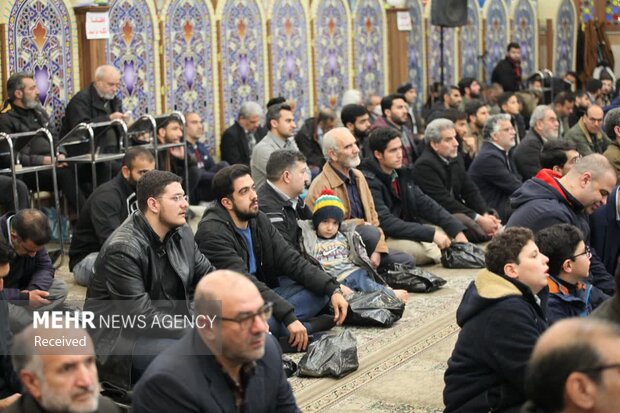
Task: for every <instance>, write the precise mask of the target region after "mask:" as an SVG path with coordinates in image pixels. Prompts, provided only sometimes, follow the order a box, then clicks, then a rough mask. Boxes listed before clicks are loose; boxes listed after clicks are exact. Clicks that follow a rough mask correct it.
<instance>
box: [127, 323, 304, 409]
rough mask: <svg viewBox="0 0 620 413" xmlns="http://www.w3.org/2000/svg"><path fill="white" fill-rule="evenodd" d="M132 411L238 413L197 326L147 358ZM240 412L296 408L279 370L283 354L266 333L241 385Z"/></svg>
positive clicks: (232, 397)
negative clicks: (261, 349)
mask: <svg viewBox="0 0 620 413" xmlns="http://www.w3.org/2000/svg"><path fill="white" fill-rule="evenodd" d="M133 411H134V412H135V413H142V412H149V413H157V412H162V413H168V412H175V413H185V412H187V413H189V412H213V413H216V412H217V413H236V412H237V409H236V406H235V397H234V395H233V392H232V391H231V389H230V385H229V384H228V382H227V378H226V375H225V373H224V371H223V370H222V368H221V367H220V366H219V365H218V363H217V361H216V360H215V358H214V357H213V356H212V355H211V353H210V351H209V349H208V347H207V346H206V345H205V344H204V343H203V341H202V339H201V338H200V336H198V333H196V332H195V331H193V332H191V333H189V334H186V335H185V336H184V337H183V338H182V339H181V340H179V341H178V342H177V343H175V344H174V345H173V346H172V347H170V348H169V349H167V350H166V351H165V352H163V353H161V354H160V355H159V356H158V357H157V358H156V359H155V360H154V361H153V363H151V365H150V366H149V368H148V369H147V370H146V372H145V373H144V375H143V376H142V378H141V379H140V381H139V382H138V384H137V385H136V388H135V391H134V394H133ZM241 411H243V412H250V411H251V412H253V413H263V412H278V413H280V412H282V413H286V412H299V409H298V408H297V404H296V403H295V397H294V396H293V392H292V390H291V386H290V385H289V383H288V381H287V380H286V375H285V374H284V371H283V369H282V355H281V353H280V350H279V347H278V345H277V344H276V342H275V339H274V338H273V336H272V335H271V334H268V335H267V337H266V340H265V354H264V356H263V357H262V358H261V359H259V360H257V361H256V366H255V368H254V373H253V374H252V375H251V376H250V378H249V380H248V383H247V386H246V388H245V399H244V401H243V407H242V410H241Z"/></svg>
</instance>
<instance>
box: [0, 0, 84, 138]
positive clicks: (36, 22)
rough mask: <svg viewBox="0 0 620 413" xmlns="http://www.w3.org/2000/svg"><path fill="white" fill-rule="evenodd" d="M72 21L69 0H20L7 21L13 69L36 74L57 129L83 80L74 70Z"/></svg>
mask: <svg viewBox="0 0 620 413" xmlns="http://www.w3.org/2000/svg"><path fill="white" fill-rule="evenodd" d="M72 25H73V26H74V25H75V22H74V21H72V15H70V13H69V9H68V8H67V6H66V5H65V3H63V2H62V1H52V0H17V1H16V2H15V4H13V7H12V8H11V11H10V14H9V20H8V24H7V28H8V30H7V38H8V44H9V48H8V59H9V66H8V69H9V73H14V72H19V71H25V72H30V73H32V74H33V75H34V80H35V83H36V84H37V87H38V88H39V99H40V101H41V104H42V105H43V107H44V108H45V110H46V111H47V113H48V114H50V121H51V124H50V129H51V130H52V132H53V133H57V132H58V131H59V130H60V123H61V121H62V117H63V116H64V113H65V106H66V104H67V102H68V101H69V98H70V97H71V96H73V94H74V92H75V89H74V88H75V83H74V82H75V81H78V82H79V80H78V79H77V73H74V71H73V70H74V68H73V63H74V62H73V48H74V44H73V43H74V39H73V38H72V36H71V28H72ZM2 46H3V47H4V45H2Z"/></svg>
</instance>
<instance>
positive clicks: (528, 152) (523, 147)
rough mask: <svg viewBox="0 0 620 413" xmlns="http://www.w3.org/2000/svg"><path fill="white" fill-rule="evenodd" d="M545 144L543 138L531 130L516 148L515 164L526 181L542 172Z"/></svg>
mask: <svg viewBox="0 0 620 413" xmlns="http://www.w3.org/2000/svg"><path fill="white" fill-rule="evenodd" d="M544 144H545V143H544V142H543V139H542V137H540V135H539V134H538V133H536V132H535V131H534V129H530V130H529V131H527V133H526V134H525V138H524V139H523V140H522V141H521V143H520V144H519V145H518V146H517V147H516V148H515V150H514V154H513V155H514V160H515V164H516V165H517V170H518V171H519V173H520V174H521V176H522V177H523V179H524V180H526V179H530V178H531V177H533V176H534V175H536V174H537V173H538V171H540V153H541V152H542V149H543V145H544Z"/></svg>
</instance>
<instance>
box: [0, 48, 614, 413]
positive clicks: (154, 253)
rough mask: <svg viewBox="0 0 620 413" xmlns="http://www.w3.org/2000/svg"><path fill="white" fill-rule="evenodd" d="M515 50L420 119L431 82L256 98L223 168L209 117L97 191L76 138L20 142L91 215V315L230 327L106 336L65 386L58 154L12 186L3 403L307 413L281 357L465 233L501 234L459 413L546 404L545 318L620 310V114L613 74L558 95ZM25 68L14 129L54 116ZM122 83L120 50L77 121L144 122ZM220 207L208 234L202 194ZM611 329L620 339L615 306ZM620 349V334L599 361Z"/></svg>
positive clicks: (464, 350) (455, 391) (6, 241)
mask: <svg viewBox="0 0 620 413" xmlns="http://www.w3.org/2000/svg"><path fill="white" fill-rule="evenodd" d="M518 49H519V47H518V45H515V44H512V43H511V44H510V45H509V46H508V48H507V55H506V59H505V60H503V61H502V62H500V64H498V67H497V68H496V70H495V71H494V79H495V80H497V82H496V83H493V84H491V85H481V84H480V83H479V82H478V81H477V80H476V79H473V78H464V79H462V80H461V81H460V82H459V83H458V85H440V86H441V87H435V88H434V90H435V92H436V93H434V94H431V95H430V96H429V101H428V102H427V103H426V104H425V105H424V108H423V112H422V113H420V112H419V111H418V107H417V106H416V103H415V102H416V95H417V92H418V91H417V90H416V89H415V87H413V86H412V84H411V83H406V84H403V85H401V86H400V87H399V88H398V90H396V91H394V93H391V94H388V95H387V96H384V97H380V96H369V97H368V99H367V100H364V99H363V96H362V95H361V93H359V92H357V91H347V93H346V94H345V95H346V96H344V97H343V103H346V104H344V105H343V107H342V108H340V111H339V112H335V111H333V110H331V109H324V108H322V109H321V110H319V111H318V112H317V115H316V116H313V117H311V118H309V119H306V120H302V119H295V117H294V107H293V105H294V102H287V101H286V100H285V99H284V98H274V99H272V100H271V101H270V102H269V103H268V105H267V107H266V108H265V109H263V108H262V107H261V106H260V105H259V104H257V103H256V102H245V103H244V104H243V105H242V106H241V107H240V108H239V115H238V119H237V120H236V121H235V123H234V124H233V125H231V126H230V127H229V128H228V129H226V130H225V131H224V132H223V135H222V138H221V140H220V145H221V146H220V152H221V156H222V162H220V163H218V162H216V160H214V158H213V155H212V153H211V152H210V150H209V148H208V147H207V146H206V145H205V144H204V142H203V141H204V125H203V122H202V120H201V119H200V115H198V114H197V113H194V112H191V113H186V114H185V115H184V119H181V118H180V117H175V116H167V117H161V118H158V122H157V126H156V130H155V133H154V136H152V139H156V140H157V142H158V144H159V145H165V147H164V148H163V149H162V150H160V151H159V152H158V153H154V152H153V148H152V146H149V145H145V144H136V145H132V146H130V147H128V148H123V153H122V154H121V155H122V157H119V159H118V161H116V163H114V164H113V165H112V166H110V165H108V167H107V168H101V172H102V173H101V174H99V171H98V172H97V178H98V182H95V185H94V186H93V187H90V188H89V187H88V186H85V185H81V184H80V182H77V183H78V184H77V185H76V181H77V179H78V176H79V177H80V180H82V172H81V171H78V175H77V176H76V175H75V171H74V169H73V168H72V167H71V165H70V164H68V163H67V161H68V160H69V161H70V157H69V155H68V154H67V151H66V148H63V147H62V146H61V147H59V148H58V151H57V153H52V154H50V153H49V148H48V146H46V144H45V142H43V141H37V140H36V139H33V140H31V141H30V142H29V143H28V145H26V146H25V147H23V148H20V151H19V156H18V160H19V161H20V162H21V164H23V165H24V166H29V165H52V162H53V161H55V164H54V165H53V167H54V168H56V172H57V173H56V177H57V182H58V184H59V186H60V189H61V191H62V193H63V196H64V197H66V199H67V201H68V204H69V208H70V212H73V213H75V218H76V219H74V220H73V222H72V224H73V225H72V238H71V244H70V247H69V259H70V260H69V269H70V271H71V272H72V273H73V276H74V278H75V281H76V282H77V283H78V284H80V285H83V286H85V287H86V299H85V302H84V303H83V308H84V311H90V312H93V313H94V314H97V315H106V314H111V313H114V312H119V311H121V312H122V313H123V314H125V315H127V316H136V317H137V316H141V317H144V318H145V319H146V320H147V321H149V322H152V321H154V320H158V319H160V318H162V317H164V316H166V315H171V314H174V315H181V316H189V315H191V314H195V313H197V314H202V315H212V314H215V313H217V314H218V315H219V316H220V317H221V319H220V323H219V324H218V334H215V333H214V330H213V329H212V328H211V329H210V328H208V327H207V326H204V325H203V326H195V327H193V328H190V329H188V328H185V327H178V326H173V327H170V326H168V327H163V326H162V327H160V328H152V329H149V330H148V332H146V331H143V330H140V329H135V328H129V327H123V326H121V327H120V328H117V329H99V330H97V329H95V330H92V331H90V335H91V336H92V343H90V345H89V346H88V351H87V354H85V355H83V356H84V357H83V358H81V359H77V358H76V359H75V360H74V361H72V362H71V363H73V365H75V366H77V367H76V369H78V370H79V368H83V369H84V371H88V374H86V373H83V374H82V376H81V377H77V376H78V375H77V373H76V377H75V379H71V380H73V381H72V384H71V385H72V386H74V388H75V389H80V391H81V392H82V393H83V395H84V397H82V398H80V400H77V399H76V398H72V397H71V394H72V393H71V392H70V391H69V390H66V391H65V393H63V391H62V390H60V389H55V390H54V386H53V384H52V383H48V382H46V380H51V379H50V378H49V377H48V376H45V374H46V373H45V372H46V371H47V369H48V368H49V369H52V368H53V365H54V363H63V362H65V363H69V361H63V360H64V359H62V356H60V355H57V356H55V357H57V359H54V357H52V358H47V357H43V356H41V355H39V354H37V350H36V349H35V348H32V346H30V344H29V343H30V341H29V340H31V339H32V336H33V332H32V327H30V323H31V322H32V319H33V313H34V312H45V311H51V310H58V309H67V308H70V306H69V305H68V304H67V303H65V299H66V296H67V286H66V283H64V282H62V281H60V280H57V279H55V278H54V267H53V265H52V262H51V259H50V258H49V255H48V253H47V251H46V248H45V245H46V244H47V243H48V241H49V239H50V228H49V224H48V221H47V218H46V217H45V215H44V214H43V213H42V212H40V211H39V210H36V209H29V208H27V206H29V202H28V201H25V202H24V203H23V202H22V198H25V199H26V200H27V198H28V191H35V190H38V189H39V188H41V187H42V189H45V187H46V186H47V187H48V188H49V187H50V185H52V184H53V174H52V173H51V171H52V169H51V168H50V169H47V170H45V171H43V172H44V174H43V175H42V176H41V177H40V179H38V180H37V182H38V183H39V188H35V187H33V186H32V182H33V181H32V179H33V178H32V177H29V178H28V177H27V176H29V174H24V175H25V176H24V177H23V178H24V179H23V181H22V180H21V178H22V176H20V180H19V183H20V184H19V185H18V196H19V199H18V200H17V205H15V200H14V199H13V197H12V196H9V195H8V194H12V189H11V190H9V189H7V190H6V191H3V192H2V194H3V196H4V197H5V198H6V199H3V203H4V206H5V208H6V209H7V210H9V211H12V212H9V213H7V214H6V215H4V216H2V217H1V218H0V234H1V235H0V304H1V305H0V317H2V320H1V321H2V324H1V325H2V326H3V327H2V328H3V334H2V339H0V346H1V347H2V350H3V351H4V352H3V354H4V356H2V355H0V357H3V358H1V359H0V361H2V363H0V367H1V368H2V371H1V374H0V408H2V407H4V406H6V405H9V404H11V403H13V405H12V407H11V408H13V409H17V410H13V411H22V410H23V411H29V410H28V409H29V406H38V407H39V408H40V409H42V411H48V412H55V411H63V409H65V408H68V407H69V406H71V407H76V406H82V407H83V406H87V407H86V410H84V411H114V409H115V406H114V405H113V404H109V403H108V400H107V399H105V398H101V397H99V396H98V393H99V389H100V384H99V381H101V382H102V385H103V387H104V388H106V389H110V388H114V389H116V390H118V391H121V392H123V393H124V394H125V395H126V396H127V395H132V398H133V407H134V409H135V410H136V411H138V412H139V411H145V412H146V411H164V410H166V411H168V410H172V411H204V410H209V409H212V408H213V406H226V408H223V409H224V410H227V409H230V410H234V409H237V410H243V409H244V408H246V409H247V408H250V407H251V410H252V411H273V410H277V411H297V410H298V408H297V406H296V404H295V400H294V397H293V395H292V393H291V389H290V386H289V385H288V383H287V382H286V377H285V376H284V375H283V373H282V368H281V361H280V357H281V353H282V352H295V351H305V350H307V348H308V346H309V344H310V343H312V342H313V341H314V340H316V339H317V338H318V337H320V335H321V334H322V332H324V331H326V330H329V329H331V328H332V327H333V326H335V325H343V324H345V325H346V324H347V313H348V302H347V297H348V296H349V295H350V294H351V293H352V292H353V291H365V292H370V291H377V290H381V291H385V292H386V293H387V294H391V295H393V296H394V297H396V298H397V299H399V300H401V301H403V302H404V303H406V302H407V300H408V293H407V292H406V291H402V290H393V289H391V288H390V287H389V286H388V285H384V284H383V283H382V279H381V278H380V277H378V275H379V274H380V273H381V272H383V271H386V270H388V269H390V268H393V267H394V265H395V264H404V265H408V266H415V265H429V264H439V263H440V257H441V253H442V250H445V249H447V248H449V247H450V246H451V245H452V244H453V243H465V242H475V243H481V242H489V241H490V243H489V244H488V246H487V251H486V257H485V261H486V269H484V270H483V271H481V272H480V273H479V274H478V275H477V276H476V279H475V280H474V281H472V283H471V285H470V286H469V287H468V288H467V290H466V292H465V294H464V298H463V302H462V303H461V305H460V306H459V309H458V310H457V322H458V323H459V325H460V326H461V328H462V330H461V333H460V335H459V338H458V340H457V343H456V346H455V349H454V351H453V353H452V356H451V357H450V360H449V361H448V369H447V371H446V374H445V382H446V387H445V390H444V402H445V404H446V411H463V412H468V411H483V410H484V411H490V410H493V411H515V409H518V408H519V407H520V406H521V405H522V404H523V403H525V402H526V401H527V399H528V398H530V405H531V404H532V403H535V404H537V405H538V404H540V403H541V401H540V399H537V397H538V396H539V395H537V394H536V392H535V389H532V388H530V387H528V386H527V382H526V374H529V375H535V374H536V369H539V368H546V367H544V366H543V367H541V366H539V365H538V364H537V360H538V359H539V358H541V357H545V351H546V350H545V348H548V347H553V343H546V344H545V345H544V346H543V344H544V343H542V344H540V346H541V347H542V349H540V351H538V353H540V354H538V353H537V350H535V346H536V347H537V346H538V345H537V342H538V341H539V338H540V337H541V336H542V337H545V335H546V333H545V330H546V329H547V328H548V326H549V325H550V324H552V323H553V324H555V323H557V325H558V326H560V327H558V329H561V328H564V329H565V328H566V326H570V325H571V324H570V322H567V323H565V322H564V321H562V319H565V318H571V317H586V316H589V315H590V314H592V315H593V316H594V317H597V318H601V319H606V320H607V321H608V322H611V323H618V322H620V316H618V314H620V312H619V311H618V310H617V308H618V305H620V304H618V300H619V298H618V295H617V294H616V290H617V285H616V280H618V279H620V277H618V274H619V273H620V269H619V266H618V256H619V255H620V242H618V239H620V236H619V235H620V219H619V218H618V216H620V212H619V210H618V205H620V203H618V199H617V197H618V189H617V188H618V187H617V186H616V185H617V179H618V174H619V171H620V167H619V165H620V155H618V154H619V153H620V149H619V148H620V108H614V107H613V102H616V103H617V102H618V99H613V96H609V94H612V93H613V91H612V90H606V91H604V89H603V86H602V84H603V81H608V80H609V79H606V76H607V75H605V73H603V75H602V76H601V77H602V79H591V80H589V81H588V82H587V83H586V85H585V88H584V89H583V90H582V91H577V93H574V91H575V90H577V89H578V88H577V84H576V82H577V78H576V76H575V74H574V73H572V72H569V73H567V74H565V75H564V76H563V80H564V82H563V83H562V82H561V84H562V85H565V86H566V90H562V91H560V90H557V91H554V94H555V97H554V98H553V100H546V101H545V99H546V96H547V93H546V89H547V88H548V86H547V85H546V83H545V79H543V78H540V77H536V76H534V77H530V78H529V79H527V81H526V82H525V84H526V87H523V84H524V82H523V79H522V78H521V77H520V69H519V70H518V71H517V70H512V69H513V68H516V67H519V68H520V66H519V60H520V54H519V53H520V51H519V50H518ZM508 69H510V70H508ZM496 72H497V73H496ZM515 76H516V78H515ZM8 83H9V84H8V85H7V91H8V94H9V101H8V102H7V105H6V107H5V110H4V111H3V113H2V114H0V132H5V133H9V134H12V133H19V132H28V131H35V130H37V129H39V128H41V127H46V126H47V122H49V120H48V118H47V116H46V115H45V113H44V111H43V110H42V109H41V106H40V105H39V103H38V99H37V95H38V91H37V89H36V85H35V83H34V79H33V78H32V77H31V76H29V75H27V74H14V75H13V76H11V78H10V79H9V82H8ZM119 84H120V74H119V73H118V71H117V70H116V69H115V68H113V67H111V66H102V67H100V68H98V69H97V71H96V73H95V81H94V82H93V83H92V84H91V85H89V86H88V87H87V88H86V89H84V90H82V91H80V92H79V93H78V94H76V95H75V96H74V97H73V98H72V100H71V101H70V103H69V105H68V106H67V111H66V114H65V118H64V121H63V131H62V133H65V134H66V133H68V132H69V131H71V129H72V128H74V127H75V126H76V125H78V124H79V123H81V122H102V121H103V122H105V121H112V120H116V119H118V120H123V121H127V122H128V121H129V118H128V116H127V115H126V114H125V113H124V112H123V109H122V103H121V99H120V98H119V96H118V94H117V92H118V87H119ZM555 92H557V93H555ZM345 101H346V102H345ZM575 113H579V114H580V116H579V117H578V118H577V119H575V118H574V114H575ZM263 115H265V116H264V123H263V124H262V125H261V120H262V119H263ZM422 115H423V116H422ZM297 125H303V126H302V127H299V128H298V127H297ZM100 134H101V135H100V136H99V137H98V138H97V142H98V145H100V149H101V153H116V152H118V136H117V131H116V130H115V129H114V127H112V128H107V129H104V130H103V131H101V132H100ZM61 136H63V135H62V134H61ZM140 143H148V139H147V140H146V141H145V142H140ZM68 158H69V159H68ZM2 160H3V162H5V164H4V167H6V168H8V167H14V165H10V161H9V164H6V162H7V158H6V157H4V158H2ZM156 165H158V168H156ZM106 171H107V172H106ZM86 172H88V171H86ZM86 172H84V175H87V174H86ZM65 175H66V176H70V177H67V178H66V180H65ZM2 178H3V179H6V180H7V183H6V184H5V182H4V180H0V185H7V188H10V187H11V186H12V182H11V178H10V177H8V176H6V177H2ZM90 178H92V177H90ZM90 178H89V177H88V176H87V177H86V181H88V182H90ZM185 179H187V182H185V181H184V180H185ZM61 182H62V186H61V185H60V184H61ZM69 186H71V187H72V188H73V192H71V191H72V189H71V188H69ZM75 188H78V192H77V193H76V192H75ZM24 191H26V192H25V194H24ZM86 195H88V196H86ZM608 201H609V202H608ZM201 202H205V204H204V205H205V206H206V208H205V212H204V215H203V216H202V217H201V219H200V222H199V224H198V226H197V230H196V232H195V233H193V232H192V230H191V228H190V226H189V225H187V222H188V220H189V218H190V211H191V210H190V208H189V207H190V204H198V203H201ZM214 301H218V302H220V305H219V306H216V305H214ZM216 307H217V308H216ZM582 321H583V320H582ZM585 321H587V320H585ZM572 328H573V329H575V330H579V329H588V328H590V327H588V326H587V323H585V324H584V325H581V324H579V323H577V322H575V323H574V324H573V327H572ZM591 328H593V329H598V330H600V331H601V333H600V334H603V335H604V334H607V335H608V336H610V337H614V334H616V333H615V329H616V327H614V325H613V324H606V323H605V322H598V324H597V322H594V321H592V327H591ZM598 330H597V331H598ZM553 331H554V329H553V328H552V329H551V330H550V331H549V336H551V337H552V338H553V335H552V332H553ZM268 332H270V333H271V334H267V333H268ZM15 334H17V336H16V337H15V338H14V339H13V336H14V335H15ZM50 334H51V333H50ZM67 334H70V333H67ZM585 339H586V338H584V340H585ZM550 340H551V339H550ZM592 340H593V341H592V343H590V344H591V345H594V344H597V343H598V341H596V340H595V337H592ZM616 340H617V338H616ZM13 341H15V342H14V343H13V344H12V342H13ZM551 341H552V340H551ZM593 343H594V344H593ZM11 346H13V347H11ZM11 348H13V350H11ZM15 349H19V354H17V353H15V351H16V350H15ZM596 351H597V350H592V352H594V353H596ZM606 351H607V350H606ZM532 352H534V356H535V357H534V358H533V359H532V362H531V365H530V369H531V370H532V371H531V372H529V371H527V368H528V360H529V359H530V356H531V355H532ZM22 353H23V354H22ZM9 354H12V355H13V360H12V361H13V364H12V365H11V360H10V357H8V356H7V355H9ZM94 354H97V356H96V363H95V356H94ZM189 354H191V355H192V357H189V358H183V357H180V356H181V355H189ZM614 355H615V356H616V360H620V355H618V354H617V352H616V353H611V354H610V353H608V352H605V353H602V355H601V356H600V357H601V358H602V359H604V360H607V358H608V357H609V358H610V360H613V356H614ZM202 356H205V357H202ZM65 357H66V356H65ZM33 360H38V361H36V363H38V364H37V366H38V367H36V366H35V367H33V365H34V364H36V363H35V362H34V361H33ZM82 364H83V365H84V367H80V366H81V365H82ZM597 366H598V367H600V366H599V365H598V364H596V363H595V364H593V365H592V366H589V367H588V366H586V367H583V368H581V370H579V369H577V368H576V369H577V370H576V371H582V370H583V369H586V368H598V367H597ZM601 366H603V367H602V368H603V369H604V368H606V367H605V366H604V365H601ZM78 367H79V368H78ZM50 374H51V373H50ZM43 376H45V377H46V378H45V379H43V378H42V377H43ZM570 378H571V376H568V375H567V378H565V379H564V380H565V381H566V382H567V383H568V382H569V381H570ZM268 381H269V382H270V385H266V383H267V382H268ZM555 385H557V386H563V385H564V382H558V383H555ZM198 386H200V388H201V389H204V388H210V389H211V390H210V391H207V392H203V391H200V390H198ZM132 391H133V392H132ZM19 393H21V394H22V396H21V397H19V396H16V394H19ZM82 393H80V394H82ZM50 394H51V395H52V396H53V395H54V394H55V395H56V396H58V397H57V399H54V397H50ZM259 395H262V396H261V397H258V396H259ZM87 396H88V397H87ZM62 397H65V399H64V400H60V398H62ZM575 397H577V396H575ZM567 400H568V399H567ZM569 401H570V402H571V403H573V402H574V401H573V400H572V399H571V400H569ZM63 402H64V403H65V404H64V405H62V407H59V406H61V404H60V403H63ZM579 402H580V401H576V402H574V403H577V404H578V403H579ZM88 403H90V404H88ZM16 406H17V407H16ZM248 406H249V407H248ZM20 409H21V410H20ZM554 411H559V410H557V409H556V410H554ZM571 411H582V410H571ZM583 411H588V410H583ZM592 411H595V410H592ZM600 411H605V410H600Z"/></svg>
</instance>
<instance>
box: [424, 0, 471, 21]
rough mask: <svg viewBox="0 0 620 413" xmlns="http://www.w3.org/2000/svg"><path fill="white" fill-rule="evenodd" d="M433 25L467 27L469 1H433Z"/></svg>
mask: <svg viewBox="0 0 620 413" xmlns="http://www.w3.org/2000/svg"><path fill="white" fill-rule="evenodd" d="M470 1H475V0H470ZM431 24H432V25H434V26H444V27H459V26H465V25H466V24H467V0H433V1H432V2H431Z"/></svg>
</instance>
